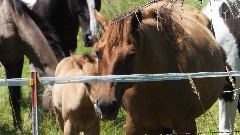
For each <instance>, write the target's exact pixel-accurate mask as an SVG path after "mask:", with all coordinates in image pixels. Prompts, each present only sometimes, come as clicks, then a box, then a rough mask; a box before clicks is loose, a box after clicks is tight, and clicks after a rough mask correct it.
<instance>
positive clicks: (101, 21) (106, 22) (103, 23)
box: [94, 9, 110, 31]
mask: <svg viewBox="0 0 240 135" xmlns="http://www.w3.org/2000/svg"><path fill="white" fill-rule="evenodd" d="M94 14H95V17H96V20H97V22H98V23H99V24H100V25H101V26H102V28H103V30H104V31H105V30H106V29H107V27H108V26H109V25H110V21H109V20H107V19H106V18H105V17H104V16H103V15H101V14H100V13H99V12H98V11H97V10H96V9H94Z"/></svg>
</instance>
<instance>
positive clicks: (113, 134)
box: [0, 0, 240, 135]
mask: <svg viewBox="0 0 240 135" xmlns="http://www.w3.org/2000/svg"><path fill="white" fill-rule="evenodd" d="M148 1H149V0H102V8H101V13H102V14H103V15H104V16H106V17H107V18H108V19H112V18H114V17H115V16H118V15H119V14H121V13H123V12H127V11H130V10H131V9H134V8H136V7H139V6H141V5H143V4H145V3H146V2H148ZM206 1H207V0H204V1H203V4H202V3H201V1H197V0H184V2H185V3H189V4H191V5H194V6H195V7H197V8H198V9H201V8H202V7H203V6H204V4H206ZM80 33H81V32H80ZM80 33H79V36H78V49H77V51H76V53H77V54H83V53H90V52H91V48H85V47H83V41H82V38H81V34H80ZM29 74H30V73H29V67H28V60H27V59H25V65H24V72H23V75H22V77H24V78H27V77H29ZM3 76H4V75H3V73H2V72H0V78H3ZM8 96H9V95H8V89H7V87H3V86H2V87H0V135H19V134H24V135H31V134H32V131H31V103H30V101H31V97H30V87H29V86H23V87H22V101H21V102H22V106H21V110H22V114H21V116H22V118H23V133H21V132H20V131H19V130H17V129H16V127H13V122H12V115H11V107H10V104H9V100H8ZM40 110H42V109H40ZM196 121H197V128H198V131H199V132H200V133H203V134H212V133H211V132H213V131H218V104H217V103H216V104H215V105H214V106H213V107H212V108H211V109H210V110H209V111H207V113H206V114H204V115H203V116H201V117H199V118H198V119H197V120H196ZM235 129H236V130H240V117H239V114H237V118H236V123H235ZM40 132H41V134H42V135H62V134H63V132H62V131H61V129H60V128H59V126H58V124H57V122H56V118H54V117H52V116H50V115H48V114H47V113H45V112H43V111H40ZM124 134H125V112H124V111H123V110H120V112H119V114H118V117H117V119H116V120H114V121H111V122H101V135H124Z"/></svg>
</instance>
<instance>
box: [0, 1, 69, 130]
mask: <svg viewBox="0 0 240 135" xmlns="http://www.w3.org/2000/svg"><path fill="white" fill-rule="evenodd" d="M0 12H1V14H0V48H1V49H0V54H1V55H0V62H2V63H3V65H4V67H5V69H6V77H7V78H21V75H22V69H23V62H24V55H26V56H27V57H28V58H29V59H30V61H31V62H32V63H33V64H34V66H35V67H37V68H38V69H39V72H41V73H42V74H44V75H46V76H54V72H55V68H56V66H57V64H58V62H59V61H60V59H62V58H63V57H64V54H63V52H62V51H61V49H60V47H59V46H58V43H59V41H58V39H57V38H56V36H55V35H54V33H53V31H52V30H51V28H50V27H49V26H48V25H47V24H46V23H45V22H44V20H42V19H41V18H39V17H38V16H37V15H36V14H34V13H33V12H32V11H31V10H30V9H29V8H28V7H27V6H26V5H25V4H24V3H22V2H21V1H20V0H0ZM9 92H10V104H11V106H12V108H13V111H12V114H13V121H14V126H15V127H18V128H20V129H21V117H20V97H21V96H20V86H9Z"/></svg>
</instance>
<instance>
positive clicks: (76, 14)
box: [33, 0, 101, 56]
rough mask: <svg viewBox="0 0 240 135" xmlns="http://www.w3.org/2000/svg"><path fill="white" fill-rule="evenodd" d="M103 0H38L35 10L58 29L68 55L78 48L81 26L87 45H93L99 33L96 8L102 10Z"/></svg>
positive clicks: (58, 34)
mask: <svg viewBox="0 0 240 135" xmlns="http://www.w3.org/2000/svg"><path fill="white" fill-rule="evenodd" d="M100 7H101V0H37V2H36V4H34V6H33V11H34V12H35V13H36V14H38V15H39V16H41V17H43V18H44V19H46V20H47V21H48V22H49V23H50V24H51V25H52V26H53V28H54V29H55V30H56V34H57V36H58V37H59V39H60V41H61V47H62V49H63V51H64V53H65V55H66V56H69V54H70V53H69V51H72V52H73V51H75V50H76V48H77V35H78V31H79V26H80V27H81V28H82V37H83V40H84V43H85V46H91V45H92V44H93V41H94V40H96V37H97V34H98V24H97V22H96V19H95V17H94V9H97V10H98V11H99V10H100Z"/></svg>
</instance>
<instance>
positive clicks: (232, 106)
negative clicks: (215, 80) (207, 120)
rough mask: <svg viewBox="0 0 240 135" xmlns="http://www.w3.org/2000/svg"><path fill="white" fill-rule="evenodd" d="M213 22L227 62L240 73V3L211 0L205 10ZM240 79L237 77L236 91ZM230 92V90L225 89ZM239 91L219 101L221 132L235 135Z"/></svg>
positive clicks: (229, 0) (233, 0)
mask: <svg viewBox="0 0 240 135" xmlns="http://www.w3.org/2000/svg"><path fill="white" fill-rule="evenodd" d="M203 13H205V14H206V15H207V16H208V17H209V18H210V19H211V20H212V24H213V28H214V31H215V36H216V40H217V42H218V44H219V45H220V46H222V47H223V49H224V50H225V51H226V54H227V62H228V63H229V64H230V65H231V67H232V69H233V70H234V71H240V58H239V57H240V52H239V49H240V18H239V17H240V1H239V0H210V2H209V3H208V5H207V6H206V7H205V9H204V10H203ZM239 87H240V78H239V77H236V89H237V88H239ZM225 90H226V91H229V90H228V88H225ZM238 99H239V91H233V92H231V93H224V92H223V93H222V96H221V97H220V100H219V132H220V134H233V132H234V122H235V116H236V110H237V105H238Z"/></svg>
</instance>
